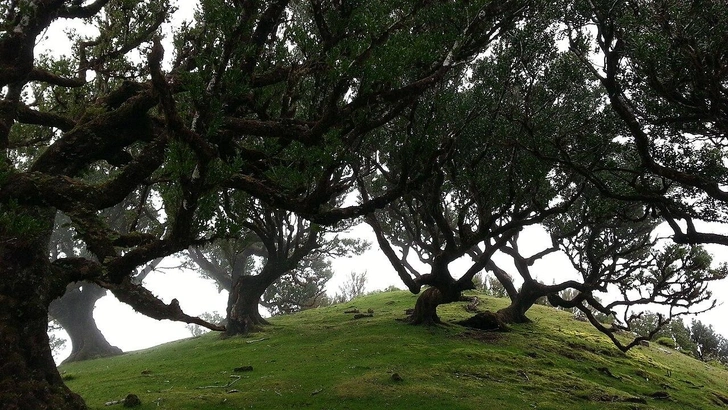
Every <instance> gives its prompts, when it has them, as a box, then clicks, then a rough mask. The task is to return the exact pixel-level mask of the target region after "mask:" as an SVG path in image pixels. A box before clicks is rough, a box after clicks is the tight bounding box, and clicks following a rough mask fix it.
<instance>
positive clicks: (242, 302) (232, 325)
mask: <svg viewBox="0 0 728 410" xmlns="http://www.w3.org/2000/svg"><path fill="white" fill-rule="evenodd" d="M274 281H275V279H274V280H273V281H268V280H266V279H265V278H263V277H261V275H245V276H240V277H239V278H237V280H236V281H235V284H234V285H233V287H232V290H231V291H230V294H229V296H228V306H227V325H226V326H225V327H226V329H227V330H226V332H225V335H226V336H235V335H245V334H248V333H250V332H252V331H255V330H256V329H258V328H259V326H262V325H267V324H268V322H267V321H266V320H265V319H263V316H261V315H260V311H259V310H258V303H259V302H260V298H261V297H262V296H263V293H265V289H266V288H267V287H268V286H270V284H271V283H273V282H274Z"/></svg>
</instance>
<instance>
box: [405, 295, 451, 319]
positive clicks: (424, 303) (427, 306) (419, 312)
mask: <svg viewBox="0 0 728 410" xmlns="http://www.w3.org/2000/svg"><path fill="white" fill-rule="evenodd" d="M443 303H445V302H444V298H443V294H442V292H441V291H440V290H439V289H438V288H436V287H431V288H427V289H425V291H424V292H422V294H421V295H420V297H418V298H417V302H416V303H415V310H414V312H412V315H411V316H410V318H409V322H410V323H411V324H413V325H425V326H431V325H436V324H440V323H442V321H441V320H440V317H439V316H438V315H437V306H438V305H441V304H443Z"/></svg>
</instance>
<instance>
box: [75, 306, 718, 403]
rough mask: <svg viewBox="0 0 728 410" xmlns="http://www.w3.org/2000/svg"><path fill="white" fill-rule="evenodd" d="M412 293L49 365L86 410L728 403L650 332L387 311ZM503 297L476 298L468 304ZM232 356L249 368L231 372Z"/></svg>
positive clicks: (452, 309) (562, 318) (710, 379)
mask: <svg viewBox="0 0 728 410" xmlns="http://www.w3.org/2000/svg"><path fill="white" fill-rule="evenodd" d="M415 299H416V296H414V295H411V294H409V293H407V292H387V293H380V294H376V295H370V296H366V297H363V298H360V299H356V300H354V301H352V302H351V303H348V304H346V305H339V306H333V307H328V308H320V309H313V310H308V311H305V312H301V313H299V314H296V315H291V316H285V317H277V318H273V319H272V320H271V322H272V324H273V325H272V326H270V327H266V328H265V330H264V331H262V332H259V333H256V334H253V335H251V336H250V337H245V338H243V337H236V338H230V339H227V340H222V339H220V337H219V336H218V335H215V334H207V335H205V336H202V337H199V338H194V339H187V340H182V341H177V342H172V343H168V344H165V345H162V346H158V347H155V348H152V349H148V350H144V351H138V352H133V353H128V354H126V355H123V356H119V357H113V358H108V359H99V360H92V361H86V362H81V363H73V364H69V365H64V366H62V367H61V372H62V373H63V375H64V379H65V380H66V383H67V384H68V385H69V386H70V387H71V389H73V390H74V391H76V392H79V393H80V394H81V395H82V396H83V397H84V398H85V399H86V401H87V403H88V405H89V406H90V407H91V408H93V409H102V408H104V409H108V408H109V407H105V406H104V403H105V402H107V401H110V400H118V399H121V398H123V397H124V396H126V395H127V394H129V393H134V394H137V395H138V396H139V397H140V398H141V400H142V406H140V407H138V408H140V409H301V408H312V409H368V410H370V409H382V408H392V409H411V408H417V409H476V408H493V409H499V410H504V409H529V408H533V409H576V408H578V409H710V408H721V407H728V397H727V396H728V371H726V369H725V368H722V369H721V368H717V367H712V366H709V365H706V364H704V363H701V362H699V361H697V360H694V359H692V358H690V357H687V356H685V355H683V354H680V353H678V352H675V351H672V350H669V349H666V348H663V347H661V346H657V345H655V344H652V345H651V346H650V347H638V348H635V349H633V350H632V351H630V352H628V353H627V354H622V353H621V352H620V351H619V350H618V349H616V348H615V347H614V346H613V345H611V342H610V341H609V340H608V339H607V338H606V337H604V336H602V335H601V334H599V333H598V332H596V331H595V330H593V329H592V328H591V327H590V326H589V325H588V324H586V323H582V322H577V321H575V320H573V319H572V318H571V316H570V315H569V314H567V313H564V312H560V311H556V310H554V309H552V308H547V307H543V306H537V307H535V308H534V309H533V310H532V311H531V312H529V317H531V318H532V319H533V320H534V322H533V323H531V324H527V325H518V326H514V327H513V328H512V331H511V332H507V333H487V332H479V331H473V330H468V329H465V328H463V327H460V326H457V325H450V326H439V327H433V328H425V327H414V326H409V325H406V324H404V323H402V322H400V321H397V320H395V319H398V318H402V317H403V316H404V310H405V309H406V308H410V307H412V306H414V302H415ZM505 303H506V301H505V300H502V299H492V298H487V297H482V296H481V304H480V306H479V307H480V308H481V309H490V310H493V309H498V308H500V307H502V306H503V305H504V304H505ZM353 306H355V307H357V308H359V309H360V310H361V311H362V312H365V311H366V310H367V309H373V310H374V317H372V318H362V319H356V320H355V319H353V314H345V313H344V311H345V310H347V309H350V308H351V307H353ZM439 311H440V316H441V317H442V318H443V320H445V321H454V320H456V319H461V318H465V317H468V316H470V315H471V314H470V313H468V312H466V311H465V309H464V308H463V304H451V305H447V306H442V307H441V308H440V310H439ZM242 366H252V368H253V369H252V371H238V372H235V371H234V369H235V368H238V367H242ZM394 373H397V374H398V375H399V376H400V377H401V380H399V381H397V380H394V378H393V377H392V376H393V374H394ZM395 378H396V377H395ZM116 407H121V405H118V406H116Z"/></svg>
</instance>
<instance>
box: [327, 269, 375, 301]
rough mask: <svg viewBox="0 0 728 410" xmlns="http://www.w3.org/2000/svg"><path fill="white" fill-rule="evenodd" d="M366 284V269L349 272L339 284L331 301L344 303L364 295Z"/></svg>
mask: <svg viewBox="0 0 728 410" xmlns="http://www.w3.org/2000/svg"><path fill="white" fill-rule="evenodd" d="M366 286H367V271H362V272H355V271H351V272H349V276H348V277H347V278H346V280H344V282H343V283H342V284H341V285H339V291H338V292H336V295H335V296H334V298H333V300H332V303H346V302H348V301H350V300H352V299H355V298H358V297H359V296H364V294H365V292H366Z"/></svg>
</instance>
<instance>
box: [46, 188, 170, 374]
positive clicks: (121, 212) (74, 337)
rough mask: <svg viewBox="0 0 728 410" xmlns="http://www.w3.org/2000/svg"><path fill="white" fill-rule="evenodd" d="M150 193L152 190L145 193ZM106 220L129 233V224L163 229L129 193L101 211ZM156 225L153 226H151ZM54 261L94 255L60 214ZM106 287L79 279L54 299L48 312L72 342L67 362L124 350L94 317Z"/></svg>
mask: <svg viewBox="0 0 728 410" xmlns="http://www.w3.org/2000/svg"><path fill="white" fill-rule="evenodd" d="M143 194H144V195H148V194H149V192H148V191H146V192H144V193H143ZM101 214H102V216H103V217H104V219H105V220H106V221H107V223H108V224H109V225H110V226H113V227H114V229H116V230H117V231H118V232H123V233H126V232H128V231H129V227H132V226H133V227H141V226H142V225H143V226H144V227H145V229H162V226H161V224H160V223H159V221H158V220H159V215H158V213H157V211H156V210H155V209H152V208H150V207H149V206H145V205H144V201H140V198H137V197H134V196H130V197H127V198H126V199H125V200H124V201H123V202H122V203H119V204H117V205H115V206H114V207H112V208H109V209H105V210H103V211H102V212H101ZM152 227H153V228H152ZM50 248H51V249H50V252H51V260H52V261H54V260H57V259H58V258H59V257H61V255H63V256H81V255H83V256H84V257H87V258H92V257H93V256H92V255H90V254H89V252H88V251H87V250H86V249H84V247H83V244H82V243H81V242H80V241H78V240H77V239H75V233H74V230H73V229H72V228H71V227H70V219H69V218H68V217H66V216H65V215H63V214H62V213H58V215H56V222H55V227H54V231H53V234H52V235H51V239H50ZM160 262H161V259H157V260H154V261H152V262H151V263H149V264H148V265H146V266H144V267H142V268H141V269H139V270H138V271H137V272H135V274H134V275H133V281H134V282H135V283H137V284H140V283H141V282H142V281H143V280H144V278H145V277H146V276H147V275H148V274H149V273H150V272H151V271H152V270H153V269H154V268H155V267H156V266H157V265H158V264H159V263H160ZM106 293H107V291H106V289H104V288H101V287H100V286H99V285H97V284H95V283H93V282H76V283H72V284H69V285H68V286H67V287H66V292H65V293H64V294H63V296H61V297H60V298H58V299H56V300H54V301H53V302H51V304H50V306H49V314H50V317H51V318H52V319H54V320H55V321H57V322H58V323H59V324H60V325H61V326H62V327H63V329H64V330H65V331H66V332H67V333H68V336H69V338H70V341H71V353H70V354H69V356H68V357H67V358H66V359H65V360H64V363H68V362H73V361H80V360H87V359H93V358H98V357H107V356H115V355H119V354H121V353H122V351H121V349H119V348H118V347H116V346H112V345H111V344H110V343H109V342H108V341H107V340H106V338H105V337H104V335H103V334H102V333H101V331H100V330H99V328H98V327H97V325H96V321H95V319H94V316H93V312H94V306H95V304H96V302H97V301H98V300H99V299H100V298H102V297H103V296H105V295H106Z"/></svg>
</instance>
